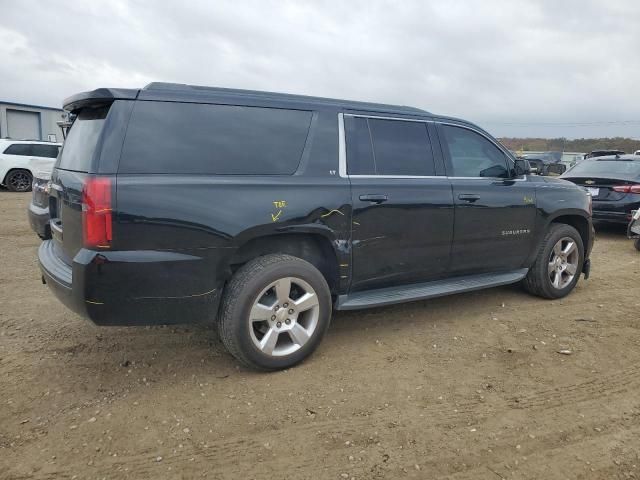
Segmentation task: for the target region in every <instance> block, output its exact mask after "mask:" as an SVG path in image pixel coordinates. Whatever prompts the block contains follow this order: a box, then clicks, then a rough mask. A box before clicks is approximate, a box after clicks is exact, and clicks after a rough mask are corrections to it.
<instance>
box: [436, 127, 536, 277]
mask: <svg viewBox="0 0 640 480" xmlns="http://www.w3.org/2000/svg"><path fill="white" fill-rule="evenodd" d="M438 135H439V137H440V144H441V146H442V149H443V151H444V156H445V165H446V169H447V176H448V177H449V179H450V181H451V184H452V188H453V201H454V205H455V221H454V232H453V246H452V251H451V270H450V271H451V273H452V274H459V275H464V274H474V273H483V272H497V271H506V270H515V269H518V268H521V267H522V265H523V264H524V262H525V260H526V258H527V256H528V254H529V252H530V251H531V247H532V244H531V242H532V239H533V229H534V223H535V219H536V205H535V187H534V186H533V184H532V183H530V182H529V181H528V180H527V178H526V177H520V178H511V173H512V171H513V162H512V161H511V160H510V159H509V158H508V157H507V156H506V155H505V153H504V152H503V151H502V149H501V148H499V147H498V145H497V144H496V143H494V142H493V140H492V139H490V138H489V137H488V136H486V135H484V134H483V133H481V132H479V131H476V130H474V129H472V128H469V127H466V126H462V125H453V124H439V125H438Z"/></svg>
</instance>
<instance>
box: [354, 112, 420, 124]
mask: <svg viewBox="0 0 640 480" xmlns="http://www.w3.org/2000/svg"><path fill="white" fill-rule="evenodd" d="M344 116H345V117H357V118H375V119H376V120H398V121H400V122H418V123H428V122H433V120H432V119H430V118H429V119H419V118H402V117H383V116H380V115H362V114H358V113H345V114H344Z"/></svg>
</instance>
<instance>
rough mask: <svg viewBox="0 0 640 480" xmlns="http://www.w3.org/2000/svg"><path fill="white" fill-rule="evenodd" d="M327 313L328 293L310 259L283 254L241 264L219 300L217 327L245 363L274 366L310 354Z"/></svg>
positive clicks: (290, 363)
mask: <svg viewBox="0 0 640 480" xmlns="http://www.w3.org/2000/svg"><path fill="white" fill-rule="evenodd" d="M330 318H331V294H330V292H329V286H328V285H327V282H326V280H325V279H324V277H323V276H322V274H321V273H320V272H319V271H318V270H317V269H316V268H315V267H314V266H313V265H311V264H310V263H308V262H306V261H304V260H302V259H300V258H296V257H292V256H290V255H284V254H273V255H266V256H264V257H259V258H256V259H254V260H252V261H250V262H249V263H247V264H246V265H244V266H242V267H241V268H240V269H239V270H238V271H237V272H236V274H235V275H234V276H233V278H232V279H231V282H230V283H229V285H228V286H227V288H226V290H225V294H224V298H223V300H222V305H221V310H220V316H219V320H218V323H219V325H218V326H219V328H218V332H219V334H220V338H221V340H222V343H224V345H225V347H226V348H227V349H228V350H229V352H230V353H231V354H232V355H233V356H234V357H236V358H237V359H238V360H239V361H240V362H241V363H243V364H244V365H246V366H248V367H251V368H255V369H260V370H278V369H282V368H287V367H291V366H293V365H295V364H296V363H299V362H300V361H302V360H303V359H304V358H306V357H307V356H308V355H310V354H311V353H312V352H313V351H314V350H315V349H316V347H317V346H318V344H319V343H320V341H321V340H322V337H323V336H324V334H325V332H326V330H327V328H328V326H329V321H330Z"/></svg>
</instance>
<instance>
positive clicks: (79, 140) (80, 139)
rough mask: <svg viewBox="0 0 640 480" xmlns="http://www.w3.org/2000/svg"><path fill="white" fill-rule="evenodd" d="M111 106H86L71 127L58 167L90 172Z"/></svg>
mask: <svg viewBox="0 0 640 480" xmlns="http://www.w3.org/2000/svg"><path fill="white" fill-rule="evenodd" d="M108 111H109V107H102V108H84V109H82V110H81V111H80V113H79V114H78V116H77V117H76V119H75V121H74V122H73V125H71V128H70V129H69V133H68V135H67V140H66V141H65V143H64V147H63V148H62V154H61V155H60V160H59V164H58V168H62V169H64V170H74V171H78V172H88V171H90V169H91V162H92V160H93V154H94V152H95V149H96V146H97V145H98V139H99V138H100V132H101V131H102V127H103V125H104V121H105V118H106V117H107V112H108Z"/></svg>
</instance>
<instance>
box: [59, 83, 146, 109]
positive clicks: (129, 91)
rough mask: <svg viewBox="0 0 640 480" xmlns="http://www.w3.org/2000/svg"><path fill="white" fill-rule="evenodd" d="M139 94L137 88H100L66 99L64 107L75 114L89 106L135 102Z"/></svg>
mask: <svg viewBox="0 0 640 480" xmlns="http://www.w3.org/2000/svg"><path fill="white" fill-rule="evenodd" d="M139 92H140V90H138V89H137V88H136V89H133V88H98V89H96V90H91V91H90V92H81V93H77V94H75V95H72V96H70V97H68V98H65V99H64V101H63V102H62V105H63V108H64V109H65V110H66V111H68V112H72V113H73V112H74V111H77V110H80V109H81V108H83V107H87V106H89V105H92V106H95V105H104V104H110V103H113V101H114V100H135V99H136V98H137V97H138V93H139Z"/></svg>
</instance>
